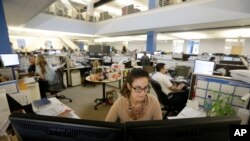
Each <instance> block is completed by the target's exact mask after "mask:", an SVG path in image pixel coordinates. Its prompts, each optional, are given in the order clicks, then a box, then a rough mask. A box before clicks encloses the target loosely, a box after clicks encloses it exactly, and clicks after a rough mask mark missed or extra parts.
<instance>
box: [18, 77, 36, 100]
mask: <svg viewBox="0 0 250 141" xmlns="http://www.w3.org/2000/svg"><path fill="white" fill-rule="evenodd" d="M18 85H19V89H20V92H21V93H26V94H27V95H28V97H29V99H30V101H34V100H39V99H41V94H40V88H39V84H38V82H34V83H24V81H23V80H20V81H19V83H18Z"/></svg>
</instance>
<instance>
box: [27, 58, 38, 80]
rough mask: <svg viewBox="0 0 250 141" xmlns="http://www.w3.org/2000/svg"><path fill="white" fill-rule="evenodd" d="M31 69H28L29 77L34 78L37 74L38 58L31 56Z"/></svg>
mask: <svg viewBox="0 0 250 141" xmlns="http://www.w3.org/2000/svg"><path fill="white" fill-rule="evenodd" d="M29 63H30V65H29V68H28V73H29V76H34V75H35V72H36V56H33V55H32V56H30V57H29Z"/></svg>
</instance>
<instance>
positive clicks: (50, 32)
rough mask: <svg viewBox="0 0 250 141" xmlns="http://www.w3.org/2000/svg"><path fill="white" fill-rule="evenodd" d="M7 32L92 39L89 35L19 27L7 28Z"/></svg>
mask: <svg viewBox="0 0 250 141" xmlns="http://www.w3.org/2000/svg"><path fill="white" fill-rule="evenodd" d="M9 30H14V31H21V32H22V31H25V32H31V33H35V32H36V33H40V34H39V35H42V34H43V35H44V36H50V35H54V36H60V35H63V36H65V35H66V36H82V37H93V36H94V35H89V34H80V33H71V32H59V31H51V30H40V29H30V28H20V27H9Z"/></svg>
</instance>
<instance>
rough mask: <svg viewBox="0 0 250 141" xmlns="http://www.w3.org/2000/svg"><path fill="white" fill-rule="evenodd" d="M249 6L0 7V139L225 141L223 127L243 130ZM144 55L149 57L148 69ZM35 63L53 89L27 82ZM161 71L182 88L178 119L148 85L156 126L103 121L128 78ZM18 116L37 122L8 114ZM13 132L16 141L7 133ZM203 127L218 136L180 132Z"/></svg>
mask: <svg viewBox="0 0 250 141" xmlns="http://www.w3.org/2000/svg"><path fill="white" fill-rule="evenodd" d="M248 5H250V1H249V0H32V1H30V0H1V2H0V27H1V30H0V36H1V38H0V43H1V45H0V46H1V47H0V56H1V64H0V65H1V69H0V70H1V72H0V78H1V79H0V96H1V97H0V101H1V103H2V105H1V106H0V107H4V108H2V109H1V108H0V112H1V113H3V114H0V117H1V118H0V139H1V138H9V137H11V139H13V138H14V139H13V140H15V138H18V139H21V138H22V139H27V140H32V139H33V140H34V139H36V140H39V139H40V140H42V139H43V140H49V139H52V138H53V139H54V140H67V139H71V138H74V137H75V139H76V138H78V136H79V140H86V139H87V140H98V139H100V138H103V140H105V139H107V140H156V139H157V140H167V139H173V140H182V139H184V138H186V139H194V140H201V139H205V138H210V139H221V140H228V139H229V137H230V134H229V125H230V124H244V125H245V124H249V115H250V114H249V112H250V110H249V109H250V104H249V99H250V81H249V76H250V75H249V74H250V73H249V68H250V10H249V7H248ZM144 53H145V55H147V56H148V57H149V59H150V64H149V65H148V66H146V67H145V66H144V65H143V62H142V61H141V58H142V56H143V55H144ZM40 55H42V56H43V57H44V58H45V60H46V61H47V62H48V64H49V65H50V66H52V68H54V69H55V70H56V74H57V75H59V76H60V77H59V80H60V82H62V86H63V88H61V87H60V90H58V89H57V90H50V91H49V90H48V87H49V85H50V84H49V83H48V81H40V80H39V79H38V77H37V76H36V75H35V76H34V75H32V77H31V75H30V73H29V70H28V69H29V67H30V58H31V56H36V61H37V60H38V57H39V56H40ZM211 58H214V60H213V61H211V60H210V59H211ZM159 63H164V64H165V67H166V68H167V70H168V73H167V75H168V76H169V77H171V78H172V81H171V82H173V83H176V84H179V83H184V84H185V87H187V88H188V100H186V106H185V107H184V108H183V109H182V110H180V111H176V110H175V109H173V108H171V107H173V106H172V105H169V103H168V104H166V103H165V102H164V101H163V100H162V99H160V98H161V97H162V96H159V93H163V92H162V91H161V89H162V88H161V86H160V85H159V84H157V82H155V81H153V80H151V77H150V81H149V84H150V86H151V89H150V92H149V94H150V95H153V96H154V97H156V98H158V100H159V103H160V104H161V107H162V117H163V120H157V121H144V122H143V121H142V122H139V121H140V119H139V120H138V122H137V121H136V120H137V119H136V120H133V122H128V123H119V122H116V123H110V124H109V123H105V122H104V120H105V118H106V116H107V114H108V112H109V110H110V108H111V106H112V104H113V103H114V102H115V100H116V99H117V98H118V97H120V96H121V95H120V90H121V87H123V85H124V84H126V83H125V82H126V77H127V75H128V73H129V72H130V71H131V70H132V69H133V68H143V69H144V70H146V71H147V72H148V73H149V74H150V75H151V74H154V73H155V72H156V68H155V67H156V65H157V64H159ZM95 64H97V66H98V67H97V68H95V67H94V66H95ZM99 74H102V76H99ZM144 91H145V89H144ZM211 96H212V99H210V101H212V103H213V108H211V107H210V108H211V109H210V111H209V112H208V111H206V110H207V109H206V106H207V103H208V102H207V101H208V97H211ZM220 104H221V105H220ZM44 105H45V106H44ZM142 105H143V104H142ZM218 107H222V109H218ZM20 109H23V111H25V112H26V113H30V112H32V113H35V114H31V115H29V114H27V115H26V114H16V115H15V114H14V115H13V113H16V112H17V111H18V112H19V113H20ZM142 109H143V107H142ZM141 112H142V110H141ZM9 115H11V116H10V118H9ZM37 115H38V116H37ZM208 116H209V117H208ZM49 117H54V119H53V118H49ZM60 117H63V118H62V119H61V118H60ZM23 119H26V120H25V121H24V122H23V123H20V121H23ZM37 121H38V122H37ZM135 121H136V122H135ZM203 121H206V122H203ZM39 122H40V123H42V125H43V126H42V125H41V124H40V123H39ZM219 123H220V124H219ZM21 124H23V125H26V126H30V127H31V128H30V129H28V128H26V129H25V128H23V127H22V126H21ZM9 125H12V128H10V127H9ZM77 125H81V126H80V127H79V126H77ZM168 125H169V126H168ZM177 125H178V126H177ZM191 126H195V127H194V128H193V127H192V128H191ZM8 127H9V128H8ZM35 127H39V129H37V130H34V128H35ZM139 127H140V128H139ZM45 128H46V129H48V128H51V130H47V131H45V130H44V131H42V130H43V129H45ZM56 128H57V129H56ZM180 128H182V130H180ZM217 128H218V130H217ZM13 129H15V131H12V132H13V133H14V132H15V133H16V134H18V136H14V137H13V136H10V135H9V134H10V130H13ZM40 129H41V131H40ZM210 129H211V130H212V129H213V130H214V129H216V130H214V131H218V132H216V133H215V132H212V131H211V132H208V133H206V134H202V135H200V136H199V138H198V137H197V138H193V136H192V137H191V136H190V135H187V134H185V133H184V132H187V133H190V134H192V133H191V132H192V131H197V133H198V132H200V130H206V131H207V130H210ZM59 130H61V131H62V132H60V133H59ZM57 131H58V132H57ZM64 131H65V132H64ZM66 131H68V132H67V133H66ZM74 131H77V133H76V132H74ZM28 132H30V133H37V135H36V136H34V135H32V134H29V133H28ZM41 132H45V133H46V135H42V134H41ZM52 132H53V133H54V134H53V133H52ZM73 132H74V133H73ZM138 132H141V134H138ZM155 132H157V133H155ZM166 132H167V133H166ZM49 133H51V134H49ZM178 133H183V134H181V135H183V136H179V137H178V136H177V134H178ZM92 135H93V136H92ZM194 136H195V135H194ZM182 137H183V138H182Z"/></svg>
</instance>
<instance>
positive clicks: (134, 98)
mask: <svg viewBox="0 0 250 141" xmlns="http://www.w3.org/2000/svg"><path fill="white" fill-rule="evenodd" d="M149 90H150V87H149V74H148V72H147V71H145V70H143V69H139V68H137V69H132V70H131V71H130V73H129V74H128V76H127V78H126V82H125V83H124V85H123V87H122V89H121V95H122V96H120V97H119V98H118V99H117V100H116V101H115V103H114V104H113V105H112V107H111V109H110V111H109V113H108V115H107V117H106V119H105V121H109V122H116V121H120V122H121V123H124V122H127V121H144V120H161V119H162V112H161V107H160V103H159V101H158V100H157V98H156V97H155V96H153V95H150V94H148V93H149Z"/></svg>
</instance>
